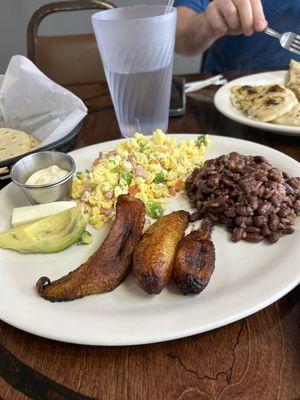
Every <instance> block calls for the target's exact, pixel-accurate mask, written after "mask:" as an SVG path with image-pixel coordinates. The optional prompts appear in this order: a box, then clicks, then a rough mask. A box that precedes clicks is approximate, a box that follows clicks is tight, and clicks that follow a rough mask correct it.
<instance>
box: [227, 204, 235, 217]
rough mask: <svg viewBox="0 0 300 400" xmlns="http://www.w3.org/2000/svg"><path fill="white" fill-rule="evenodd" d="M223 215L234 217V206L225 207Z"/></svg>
mask: <svg viewBox="0 0 300 400" xmlns="http://www.w3.org/2000/svg"><path fill="white" fill-rule="evenodd" d="M224 215H225V216H226V217H229V218H234V217H235V216H236V213H235V209H234V207H230V208H227V210H225V211H224Z"/></svg>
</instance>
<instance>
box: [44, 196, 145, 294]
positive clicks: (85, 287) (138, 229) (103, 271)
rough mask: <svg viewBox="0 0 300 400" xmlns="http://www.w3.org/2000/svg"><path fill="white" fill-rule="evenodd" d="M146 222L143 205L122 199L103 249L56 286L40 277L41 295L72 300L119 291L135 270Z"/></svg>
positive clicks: (59, 280) (118, 203)
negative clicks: (130, 271) (114, 290)
mask: <svg viewBox="0 0 300 400" xmlns="http://www.w3.org/2000/svg"><path fill="white" fill-rule="evenodd" d="M144 222H145V206H144V204H143V202H142V201H141V200H139V199H136V198H134V197H131V196H129V195H122V196H119V197H118V200H117V205H116V219H115V221H114V224H113V226H112V228H111V230H110V232H109V234H108V236H107V237H106V239H105V240H104V242H103V243H102V244H101V246H100V247H99V249H98V250H97V251H96V252H95V253H94V254H93V255H92V256H91V257H90V258H89V259H88V260H87V261H86V262H85V263H84V264H82V265H81V266H80V267H78V268H77V269H76V270H74V271H72V272H70V273H69V274H68V275H66V276H64V277H62V278H60V279H58V280H56V281H54V282H52V283H51V282H50V279H49V278H46V277H42V278H40V279H39V280H38V282H37V284H36V287H37V290H38V292H39V294H40V295H41V296H42V297H43V298H45V299H47V300H50V301H69V300H74V299H78V298H80V297H83V296H87V295H90V294H94V293H105V292H110V291H111V290H113V289H115V288H116V287H117V286H118V285H119V284H120V283H121V282H122V281H123V280H124V279H125V278H126V276H127V274H128V272H129V270H130V268H131V264H132V255H133V250H134V248H135V246H136V245H137V243H138V242H139V240H140V238H141V236H142V231H143V227H144Z"/></svg>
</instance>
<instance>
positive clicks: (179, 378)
mask: <svg viewBox="0 0 300 400" xmlns="http://www.w3.org/2000/svg"><path fill="white" fill-rule="evenodd" d="M237 75H238V74H232V75H231V76H230V78H232V77H235V76H237ZM240 75H241V74H240ZM202 77H204V75H201V76H200V75H195V76H191V77H188V79H193V80H197V79H200V78H202ZM70 89H71V90H72V91H73V92H74V93H76V94H78V95H80V96H81V98H83V99H84V101H85V102H86V104H87V105H88V107H89V115H88V116H87V118H86V119H85V121H84V125H83V129H82V131H81V132H80V134H79V136H78V139H77V144H76V147H77V148H80V147H83V146H87V145H89V144H93V143H98V142H101V141H105V140H111V139H116V138H119V137H120V133H119V129H118V126H117V122H116V118H115V114H114V111H113V108H112V104H111V100H110V98H109V96H108V95H107V88H106V87H104V86H103V85H101V84H96V83H95V84H90V85H82V86H72V87H70ZM214 91H215V88H214V87H210V88H207V89H203V90H202V91H200V92H198V93H196V94H193V95H191V96H189V97H188V105H187V111H186V114H185V115H184V116H183V117H180V118H173V119H170V125H169V131H170V132H178V133H180V132H186V133H195V132H196V133H197V132H206V133H214V134H218V135H225V136H233V137H241V138H244V139H246V140H251V141H255V142H259V143H264V144H266V145H268V146H270V147H273V148H276V149H278V150H281V151H283V152H284V153H286V154H288V155H290V156H291V157H293V158H295V159H297V160H298V161H300V138H292V137H287V136H280V135H275V134H272V133H267V132H263V131H259V130H255V129H252V128H247V127H244V126H242V125H239V124H237V123H234V122H232V121H230V120H228V119H227V118H225V117H223V116H221V115H220V114H219V113H218V112H217V110H216V109H215V108H214V106H213V104H212V98H213V94H214ZM299 172H300V171H299ZM295 262H298V263H299V260H295ZM299 268H300V265H299ZM253 295H255V294H253ZM195 317H196V316H195ZM299 398H300V287H299V286H298V287H297V288H295V289H294V290H293V291H292V292H290V293H289V294H288V295H286V296H285V297H284V298H282V299H281V300H279V301H277V302H276V303H275V304H273V305H271V306H269V307H267V308H266V309H264V310H262V311H260V312H258V313H256V314H254V315H252V316H250V317H248V318H245V319H243V320H241V321H238V322H236V323H234V324H231V325H228V326H225V327H223V328H219V329H216V330H214V331H211V332H207V333H204V334H201V335H195V336H192V337H189V338H185V339H179V340H175V341H169V342H165V343H158V344H152V345H143V346H130V347H91V346H78V345H71V344H64V343H59V342H55V341H51V340H47V339H43V338H39V337H36V336H34V335H31V334H28V333H25V332H22V331H20V330H18V329H15V328H13V327H11V326H9V325H7V324H5V323H3V322H1V321H0V400H1V399H4V400H27V399H41V400H48V399H49V400H65V399H71V400H73V399H74V400H77V399H82V400H85V399H105V400H106V399H109V400H140V399H141V400H152V399H153V400H173V399H176V400H179V399H180V400H210V399H214V400H215V399H226V400H229V399H241V400H249V399H251V400H252V399H253V400H254V399H255V400H256V399H257V400H273V399H280V400H281V399H283V400H294V399H299Z"/></svg>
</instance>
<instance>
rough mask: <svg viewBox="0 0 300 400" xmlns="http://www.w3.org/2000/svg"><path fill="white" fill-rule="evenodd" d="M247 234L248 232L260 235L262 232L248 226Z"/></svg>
mask: <svg viewBox="0 0 300 400" xmlns="http://www.w3.org/2000/svg"><path fill="white" fill-rule="evenodd" d="M245 232H247V233H260V232H261V230H260V229H259V228H256V226H247V227H246V228H245Z"/></svg>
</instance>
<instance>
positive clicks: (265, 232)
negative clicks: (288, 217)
mask: <svg viewBox="0 0 300 400" xmlns="http://www.w3.org/2000/svg"><path fill="white" fill-rule="evenodd" d="M261 233H262V234H263V235H264V236H265V237H269V236H270V235H271V230H270V229H269V227H268V226H267V225H264V226H263V228H262V230H261Z"/></svg>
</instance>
